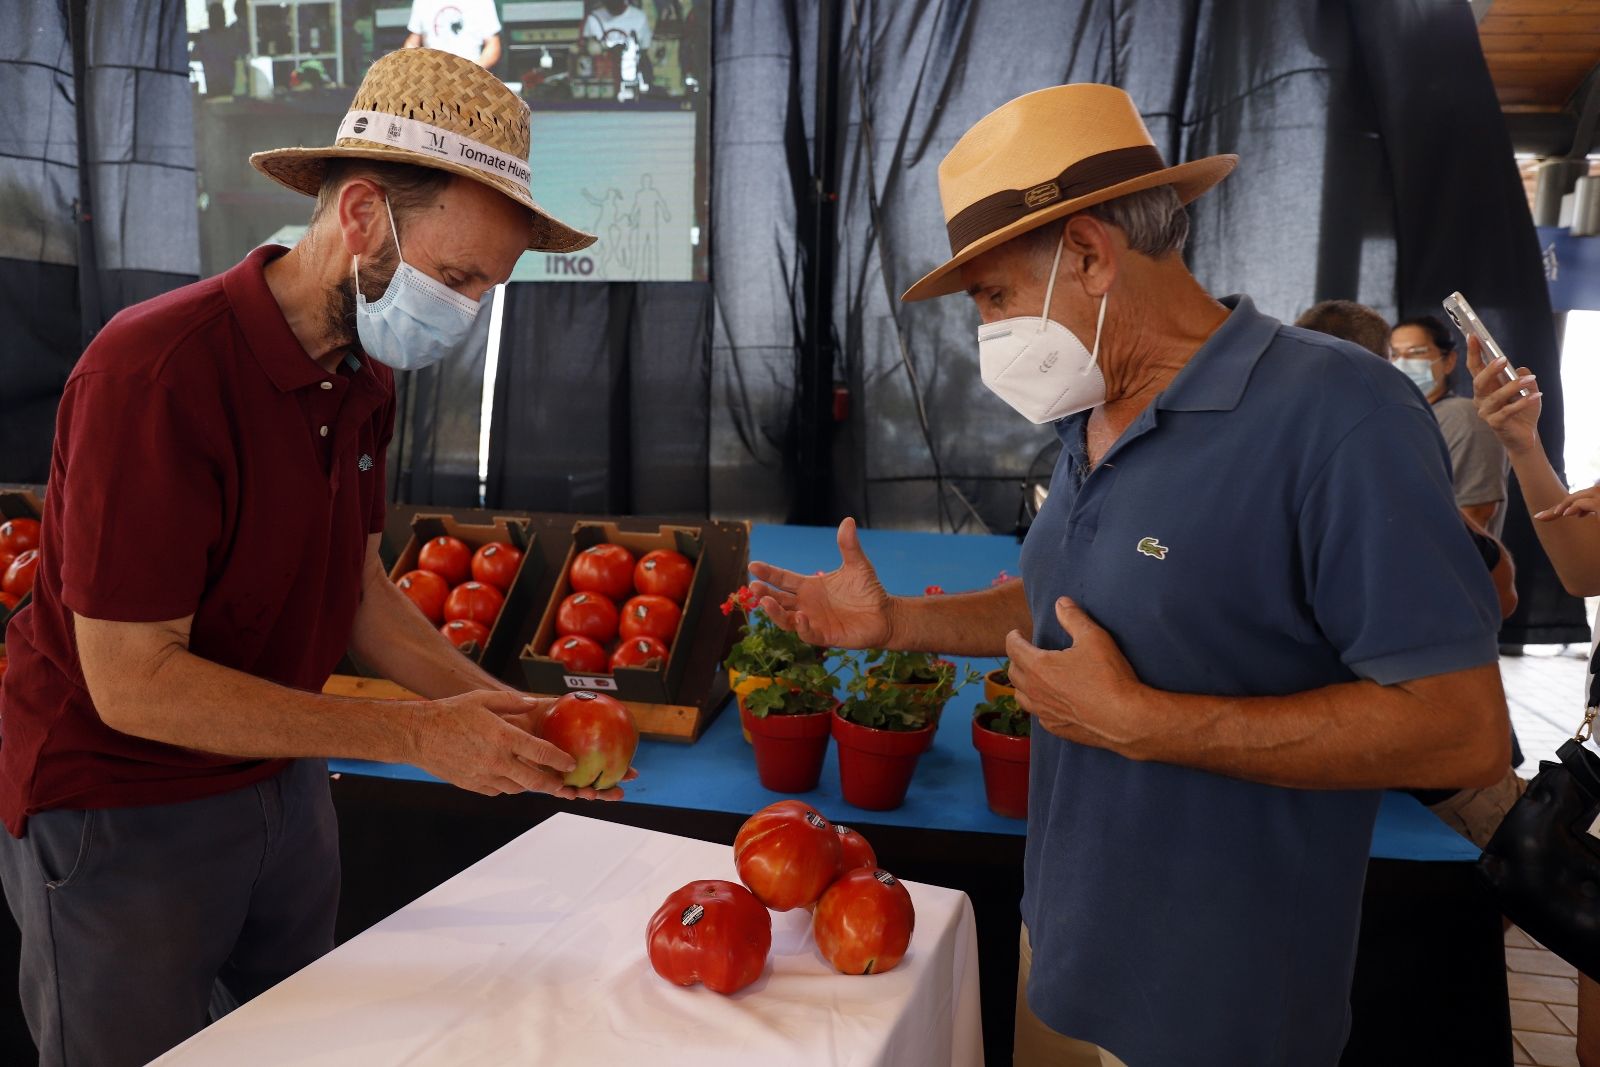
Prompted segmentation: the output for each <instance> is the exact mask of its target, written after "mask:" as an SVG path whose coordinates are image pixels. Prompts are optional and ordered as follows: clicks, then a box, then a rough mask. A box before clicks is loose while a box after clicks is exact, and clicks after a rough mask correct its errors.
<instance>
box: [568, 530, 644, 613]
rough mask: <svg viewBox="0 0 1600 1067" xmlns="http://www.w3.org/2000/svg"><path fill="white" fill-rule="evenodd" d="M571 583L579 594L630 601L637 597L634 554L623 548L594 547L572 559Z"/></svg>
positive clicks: (607, 544)
mask: <svg viewBox="0 0 1600 1067" xmlns="http://www.w3.org/2000/svg"><path fill="white" fill-rule="evenodd" d="M568 580H569V581H571V583H572V591H573V592H575V593H599V594H600V595H601V596H606V597H610V598H611V599H612V600H618V601H621V600H626V599H627V598H628V597H630V596H632V595H633V553H632V552H629V551H628V550H627V549H625V548H623V547H622V546H621V545H613V544H609V543H606V544H598V545H590V546H589V547H588V548H586V549H584V550H583V551H582V552H579V553H578V554H577V555H576V556H574V557H573V558H572V572H571V574H570V575H568Z"/></svg>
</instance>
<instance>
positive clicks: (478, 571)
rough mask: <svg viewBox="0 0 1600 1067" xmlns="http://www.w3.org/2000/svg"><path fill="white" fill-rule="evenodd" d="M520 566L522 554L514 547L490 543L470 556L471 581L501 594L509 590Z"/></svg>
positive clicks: (496, 542) (501, 542)
mask: <svg viewBox="0 0 1600 1067" xmlns="http://www.w3.org/2000/svg"><path fill="white" fill-rule="evenodd" d="M520 566H522V553H521V552H520V551H518V550H517V548H516V546H515V545H510V544H507V543H506V542H504V541H492V542H490V543H489V544H487V545H484V546H483V547H482V548H480V549H478V551H476V552H474V553H473V554H472V580H473V581H475V582H482V583H483V584H484V585H492V586H494V587H495V588H496V589H498V590H500V591H501V592H502V593H505V592H508V591H510V589H511V580H512V579H513V578H515V577H516V576H517V568H518V567H520Z"/></svg>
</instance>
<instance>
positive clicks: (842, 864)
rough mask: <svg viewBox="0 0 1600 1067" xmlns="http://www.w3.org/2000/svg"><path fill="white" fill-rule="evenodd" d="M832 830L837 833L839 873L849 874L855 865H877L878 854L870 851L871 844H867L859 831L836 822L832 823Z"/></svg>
mask: <svg viewBox="0 0 1600 1067" xmlns="http://www.w3.org/2000/svg"><path fill="white" fill-rule="evenodd" d="M833 831H834V833H836V834H838V835H839V873H840V874H849V873H850V872H851V871H853V870H855V869H856V868H857V867H876V866H877V865H878V854H877V853H876V852H873V851H872V846H871V845H869V844H867V839H866V838H864V837H862V836H861V834H860V833H858V832H857V831H855V830H852V829H850V827H848V826H845V825H844V824H843V823H837V822H836V823H834V824H833Z"/></svg>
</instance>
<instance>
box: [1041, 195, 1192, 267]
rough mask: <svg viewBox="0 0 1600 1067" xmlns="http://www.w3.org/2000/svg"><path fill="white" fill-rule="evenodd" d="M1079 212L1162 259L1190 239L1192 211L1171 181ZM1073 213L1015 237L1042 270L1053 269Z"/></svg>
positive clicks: (1130, 245)
mask: <svg viewBox="0 0 1600 1067" xmlns="http://www.w3.org/2000/svg"><path fill="white" fill-rule="evenodd" d="M1078 214H1083V215H1092V216H1094V217H1095V218H1097V219H1099V220H1100V221H1101V222H1103V223H1105V224H1106V225H1108V226H1115V227H1116V228H1117V229H1119V230H1121V231H1122V233H1123V236H1124V237H1126V238H1127V241H1128V250H1129V251H1132V252H1138V253H1139V254H1140V255H1145V256H1150V257H1151V258H1153V259H1159V258H1160V257H1162V256H1166V255H1170V254H1172V253H1174V252H1176V253H1179V254H1182V252H1183V246H1184V245H1185V244H1187V243H1188V240H1189V212H1188V211H1187V210H1185V209H1184V206H1183V201H1182V200H1179V199H1178V193H1177V190H1175V189H1173V188H1172V186H1170V185H1157V186H1153V187H1151V188H1149V189H1140V190H1139V191H1138V192H1136V193H1129V194H1128V195H1127V196H1119V197H1117V198H1116V199H1114V200H1107V201H1105V202H1104V203H1100V204H1095V205H1093V206H1092V207H1087V208H1084V209H1083V211H1081V212H1079V213H1078ZM1072 218H1073V216H1071V215H1069V216H1067V219H1066V220H1065V221H1063V222H1062V223H1060V224H1059V225H1052V226H1040V227H1038V228H1037V229H1033V230H1029V231H1028V232H1027V233H1025V234H1022V235H1021V236H1019V237H1017V238H1015V241H1016V242H1017V243H1018V244H1020V245H1021V246H1022V247H1023V250H1024V251H1026V252H1030V253H1032V258H1033V259H1034V261H1035V264H1036V266H1037V269H1038V270H1039V272H1040V274H1043V273H1044V272H1045V271H1047V270H1049V269H1050V261H1051V259H1052V258H1053V257H1054V256H1055V251H1056V243H1057V242H1059V241H1060V240H1061V232H1062V230H1063V229H1065V227H1066V223H1067V222H1070V221H1071V220H1072Z"/></svg>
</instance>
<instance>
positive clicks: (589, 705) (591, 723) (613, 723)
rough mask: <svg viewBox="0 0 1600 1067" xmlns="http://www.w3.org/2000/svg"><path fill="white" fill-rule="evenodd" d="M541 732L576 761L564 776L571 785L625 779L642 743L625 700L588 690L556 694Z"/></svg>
mask: <svg viewBox="0 0 1600 1067" xmlns="http://www.w3.org/2000/svg"><path fill="white" fill-rule="evenodd" d="M539 736H540V737H542V738H544V739H545V740H546V741H548V742H550V743H551V744H552V745H554V746H556V747H557V748H559V749H560V750H561V751H563V752H565V753H566V754H567V755H569V756H571V757H572V758H573V759H574V760H575V761H576V762H577V764H578V765H577V767H575V768H573V770H572V771H571V772H570V773H569V774H568V775H567V777H566V778H565V779H564V781H565V782H566V783H567V784H568V785H575V786H579V787H584V786H593V787H594V788H596V789H610V788H611V787H612V786H614V785H616V784H617V783H618V782H620V781H622V776H623V775H624V774H627V773H628V765H629V764H630V763H632V762H633V753H634V750H635V749H637V748H638V747H639V731H638V730H637V729H636V728H635V727H634V725H633V716H632V715H630V714H628V709H627V708H626V707H625V706H624V705H623V704H622V702H621V701H620V700H613V699H612V698H611V697H608V696H604V695H602V694H600V693H591V692H588V691H583V692H578V693H568V694H567V695H566V696H564V697H559V698H557V700H556V702H555V703H554V704H552V705H550V709H549V710H548V711H546V712H545V716H544V721H543V722H542V723H541V724H540V726H539Z"/></svg>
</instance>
